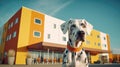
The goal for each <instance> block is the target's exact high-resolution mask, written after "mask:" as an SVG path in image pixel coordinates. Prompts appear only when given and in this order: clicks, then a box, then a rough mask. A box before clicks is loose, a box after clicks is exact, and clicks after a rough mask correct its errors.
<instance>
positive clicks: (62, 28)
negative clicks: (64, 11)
mask: <svg viewBox="0 0 120 67" xmlns="http://www.w3.org/2000/svg"><path fill="white" fill-rule="evenodd" d="M68 23H69V22H65V23H63V24H61V30H62V32H63V33H64V34H65V33H66V32H67V30H68Z"/></svg>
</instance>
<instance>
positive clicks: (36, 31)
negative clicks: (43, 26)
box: [33, 31, 41, 38]
mask: <svg viewBox="0 0 120 67" xmlns="http://www.w3.org/2000/svg"><path fill="white" fill-rule="evenodd" d="M35 32H39V34H40V36H35ZM33 37H36V38H40V37H41V32H40V31H33Z"/></svg>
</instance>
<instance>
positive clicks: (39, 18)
mask: <svg viewBox="0 0 120 67" xmlns="http://www.w3.org/2000/svg"><path fill="white" fill-rule="evenodd" d="M36 19H38V20H40V23H36ZM34 23H35V24H37V25H42V20H41V19H40V18H34Z"/></svg>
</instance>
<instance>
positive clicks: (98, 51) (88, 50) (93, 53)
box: [84, 47, 110, 55]
mask: <svg viewBox="0 0 120 67" xmlns="http://www.w3.org/2000/svg"><path fill="white" fill-rule="evenodd" d="M84 49H85V51H86V52H90V54H92V55H96V54H98V53H110V52H109V51H108V50H101V49H95V48H86V47H84Z"/></svg>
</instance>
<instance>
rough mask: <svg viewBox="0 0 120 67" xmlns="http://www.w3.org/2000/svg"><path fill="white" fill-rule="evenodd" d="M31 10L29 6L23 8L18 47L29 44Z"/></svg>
mask: <svg viewBox="0 0 120 67" xmlns="http://www.w3.org/2000/svg"><path fill="white" fill-rule="evenodd" d="M30 19H31V11H30V9H27V8H24V7H23V8H22V14H21V20H20V29H19V37H18V48H19V47H23V46H27V45H28V42H29V32H30V22H31V21H30Z"/></svg>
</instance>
